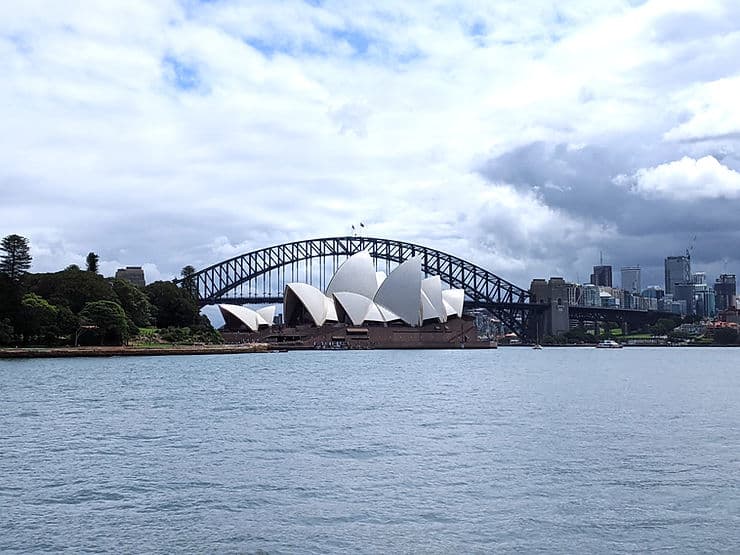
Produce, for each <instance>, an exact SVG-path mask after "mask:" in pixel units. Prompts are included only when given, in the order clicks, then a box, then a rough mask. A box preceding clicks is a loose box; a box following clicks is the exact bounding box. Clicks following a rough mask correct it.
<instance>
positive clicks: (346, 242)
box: [177, 237, 533, 337]
mask: <svg viewBox="0 0 740 555" xmlns="http://www.w3.org/2000/svg"><path fill="white" fill-rule="evenodd" d="M363 250H367V251H368V252H369V253H370V256H371V257H372V258H374V259H376V260H386V261H389V262H394V263H399V264H400V263H401V262H403V261H405V260H408V259H409V258H411V257H413V256H421V257H422V271H423V272H424V273H425V274H427V275H438V276H440V278H441V279H442V281H444V282H446V283H447V284H448V285H449V286H450V287H453V288H457V289H464V290H465V295H466V305H467V306H475V307H484V308H487V309H488V310H490V311H491V312H492V313H493V314H494V315H496V316H497V317H498V318H499V319H500V320H501V321H502V322H503V323H504V324H505V325H506V326H507V327H508V328H509V329H511V330H512V331H513V332H514V333H516V334H517V335H519V336H520V337H528V336H529V328H530V326H529V318H530V309H531V308H533V306H532V305H530V304H529V291H527V290H525V289H522V288H521V287H517V286H516V285H514V284H512V283H510V282H508V281H506V280H505V279H502V278H500V277H498V276H497V275H495V274H493V273H492V272H489V271H488V270H485V269H483V268H481V267H480V266H476V265H475V264H472V263H470V262H468V261H466V260H463V259H461V258H458V257H456V256H453V255H451V254H447V253H445V252H441V251H438V250H435V249H431V248H428V247H424V246H421V245H416V244H414V243H407V242H404V241H394V240H392V239H379V238H375V237H327V238H322V239H307V240H303V241H294V242H292V243H285V244H282V245H275V246H272V247H267V248H264V249H259V250H255V251H252V252H248V253H245V254H242V255H239V256H236V257H234V258H231V259H229V260H225V261H223V262H219V263H218V264H214V265H212V266H209V267H208V268H205V269H203V270H200V271H198V272H196V273H195V274H193V275H192V277H191V278H190V279H191V280H192V281H191V284H192V287H193V288H194V290H195V292H196V294H197V297H198V301H199V303H200V305H201V306H205V305H208V304H214V303H218V302H220V301H226V302H228V301H232V302H233V301H234V299H233V298H228V297H227V293H229V292H230V291H233V290H235V289H236V288H238V287H239V286H240V285H242V284H244V283H247V282H250V281H251V280H255V279H256V278H258V277H260V276H264V275H265V274H267V273H269V272H272V271H274V270H278V269H280V268H285V267H286V266H289V265H291V264H296V263H299V262H304V261H307V260H312V259H315V258H327V257H334V256H339V257H342V256H351V255H353V254H356V253H358V252H360V251H363ZM177 282H178V283H181V282H182V280H178V281H177ZM242 300H244V301H245V302H246V301H247V300H252V301H253V302H254V300H255V299H251V298H250V299H242ZM259 300H261V301H270V300H271V301H278V300H280V299H279V298H277V297H272V298H268V297H262V298H260V299H259Z"/></svg>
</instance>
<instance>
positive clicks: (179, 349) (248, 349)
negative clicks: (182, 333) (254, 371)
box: [0, 343, 272, 359]
mask: <svg viewBox="0 0 740 555" xmlns="http://www.w3.org/2000/svg"><path fill="white" fill-rule="evenodd" d="M271 350H272V349H271V348H270V347H269V345H267V344H266V343H253V344H250V345H177V346H172V347H126V346H121V347H15V348H13V347H11V348H0V359H11V358H12V359H19V358H20V359H23V358H73V357H119V356H175V355H235V354H242V353H268V352H270V351H271Z"/></svg>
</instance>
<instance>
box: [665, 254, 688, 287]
mask: <svg viewBox="0 0 740 555" xmlns="http://www.w3.org/2000/svg"><path fill="white" fill-rule="evenodd" d="M677 283H691V259H690V258H689V257H688V256H669V257H668V258H666V259H665V292H666V293H673V292H674V291H675V285H676V284H677Z"/></svg>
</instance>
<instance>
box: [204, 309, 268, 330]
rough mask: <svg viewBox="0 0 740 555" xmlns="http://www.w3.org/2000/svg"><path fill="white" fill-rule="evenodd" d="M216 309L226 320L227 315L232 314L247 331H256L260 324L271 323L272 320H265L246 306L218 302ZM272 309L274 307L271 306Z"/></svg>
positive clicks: (266, 324)
mask: <svg viewBox="0 0 740 555" xmlns="http://www.w3.org/2000/svg"><path fill="white" fill-rule="evenodd" d="M268 308H269V307H268ZM218 309H219V310H220V311H221V314H222V315H223V317H224V320H227V315H229V316H233V317H234V318H236V319H237V320H238V321H240V322H241V323H242V324H244V325H245V326H246V327H247V329H248V330H249V331H257V330H258V329H259V327H260V326H270V325H272V320H270V321H269V322H268V321H266V320H265V318H264V317H263V316H262V315H261V314H259V313H258V312H257V311H254V310H252V309H250V308H247V307H246V306H239V305H233V304H220V305H218ZM272 309H273V311H274V310H275V307H272ZM227 321H228V320H227Z"/></svg>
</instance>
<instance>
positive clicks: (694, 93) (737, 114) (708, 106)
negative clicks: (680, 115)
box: [664, 77, 740, 141]
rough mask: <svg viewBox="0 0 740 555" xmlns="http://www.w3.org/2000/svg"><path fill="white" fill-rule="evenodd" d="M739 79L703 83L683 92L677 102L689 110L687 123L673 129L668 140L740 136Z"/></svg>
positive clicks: (668, 133)
mask: <svg viewBox="0 0 740 555" xmlns="http://www.w3.org/2000/svg"><path fill="white" fill-rule="evenodd" d="M739 98H740V77H732V78H726V79H718V80H717V81H712V82H710V83H701V84H699V85H697V86H695V87H691V89H689V90H688V91H684V92H682V94H681V95H679V98H678V99H677V101H676V102H677V103H678V105H679V106H680V107H682V108H684V109H686V110H688V111H689V112H690V113H691V117H690V118H689V119H688V121H686V122H684V123H682V124H680V125H678V126H676V127H674V128H672V129H670V130H669V131H667V132H666V133H665V135H664V138H665V139H666V140H671V141H682V140H697V139H698V140H700V139H706V138H713V137H721V136H723V135H730V134H733V133H735V134H740V110H738V99H739Z"/></svg>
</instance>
